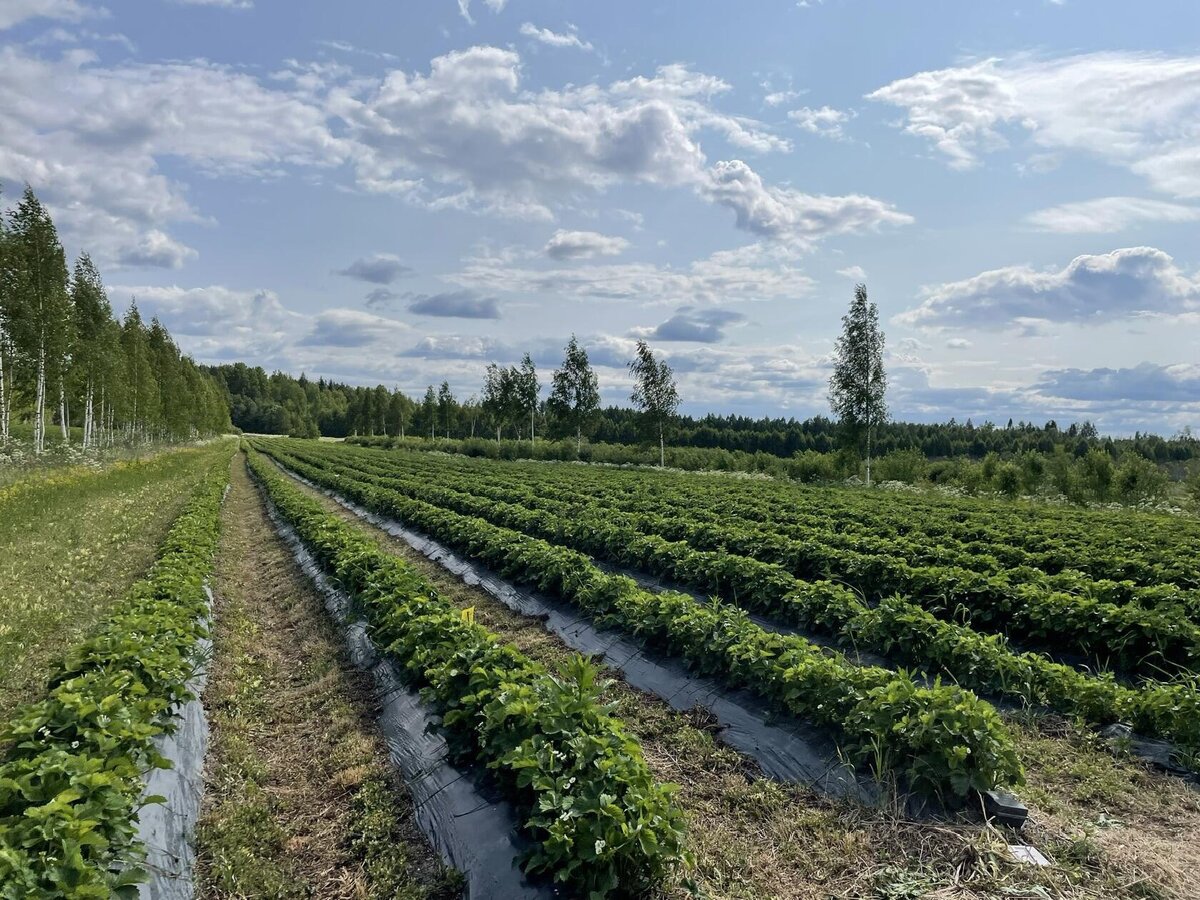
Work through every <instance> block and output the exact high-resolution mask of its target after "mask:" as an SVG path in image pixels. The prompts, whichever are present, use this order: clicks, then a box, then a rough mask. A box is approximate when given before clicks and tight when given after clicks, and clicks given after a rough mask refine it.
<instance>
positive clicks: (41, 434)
mask: <svg viewBox="0 0 1200 900" xmlns="http://www.w3.org/2000/svg"><path fill="white" fill-rule="evenodd" d="M35 402H36V404H37V406H36V408H35V409H34V413H33V452H34V453H36V454H39V455H40V454H41V453H42V451H43V450H45V449H46V342H45V336H44V335H43V338H42V342H41V346H40V347H38V365H37V390H36V391H35Z"/></svg>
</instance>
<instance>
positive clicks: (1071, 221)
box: [1025, 197, 1200, 234]
mask: <svg viewBox="0 0 1200 900" xmlns="http://www.w3.org/2000/svg"><path fill="white" fill-rule="evenodd" d="M1025 221H1026V222H1027V223H1029V224H1030V225H1032V226H1033V227H1034V228H1036V229H1037V230H1039V231H1053V232H1058V233H1063V234H1110V233H1112V232H1116V231H1125V230H1126V229H1129V228H1132V227H1134V226H1136V225H1140V224H1142V223H1144V222H1166V223H1176V224H1177V223H1181V222H1200V206H1184V205H1182V204H1179V203H1168V202H1167V201H1165V200H1147V199H1145V198H1142V197H1099V198H1097V199H1095V200H1084V201H1082V202H1080V203H1063V204H1061V205H1060V206H1052V207H1050V208H1048V209H1041V210H1038V211H1037V212H1035V213H1031V214H1030V215H1028V216H1027V217H1026V219H1025Z"/></svg>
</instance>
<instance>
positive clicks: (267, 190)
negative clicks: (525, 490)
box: [0, 0, 1200, 433]
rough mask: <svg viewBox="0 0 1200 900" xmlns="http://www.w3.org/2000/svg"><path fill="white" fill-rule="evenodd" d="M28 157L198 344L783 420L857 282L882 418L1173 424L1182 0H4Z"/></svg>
mask: <svg viewBox="0 0 1200 900" xmlns="http://www.w3.org/2000/svg"><path fill="white" fill-rule="evenodd" d="M101 3H103V5H101ZM26 181H27V182H29V183H30V184H32V185H33V187H34V188H35V189H36V190H37V191H38V192H39V194H40V195H41V196H42V197H43V199H45V200H46V201H47V202H48V203H49V205H50V206H51V209H52V211H53V212H54V214H55V216H56V219H57V221H58V223H59V226H60V229H61V231H62V233H63V238H64V241H65V243H66V244H67V247H68V250H69V251H70V252H72V253H75V252H78V251H80V250H84V249H86V250H88V251H90V252H91V253H92V255H93V256H94V257H96V258H97V260H98V261H99V262H100V263H101V265H102V268H103V271H104V273H105V276H106V280H107V283H108V285H109V287H110V293H111V295H112V297H113V300H114V302H115V303H116V304H117V305H118V306H122V307H123V306H124V305H126V304H127V303H128V302H129V298H130V297H131V296H136V297H137V299H138V303H139V306H141V307H142V308H143V310H145V311H147V312H150V313H153V314H156V315H158V316H159V317H160V318H162V319H163V321H164V322H165V323H166V324H167V326H168V327H169V328H170V329H171V331H172V332H173V333H175V334H176V335H177V337H178V338H179V340H180V343H181V345H182V346H183V347H184V349H185V350H187V351H189V352H191V353H192V354H193V355H194V356H195V357H196V358H197V359H199V360H201V361H205V362H224V361H231V360H238V359H241V360H246V361H247V362H251V363H258V364H261V365H263V366H265V367H267V368H268V369H270V368H282V369H285V370H288V371H292V372H295V373H298V372H299V371H301V370H305V371H307V372H308V373H309V374H310V375H318V374H319V375H325V376H331V377H334V378H338V379H344V380H348V381H351V382H355V383H372V384H373V383H378V382H383V383H385V384H388V385H389V386H397V385H398V386H400V387H402V388H405V389H407V390H409V391H412V392H418V391H420V390H422V389H423V387H424V385H425V384H427V383H428V382H431V381H440V380H441V379H443V378H447V379H449V380H450V382H451V384H452V386H453V387H454V388H455V389H456V391H457V392H458V393H459V394H460V395H463V396H466V395H469V394H470V393H471V392H473V391H476V390H478V388H479V386H480V382H481V381H482V370H483V367H484V365H485V364H486V363H487V362H488V361H491V360H495V361H497V362H501V363H507V362H515V361H516V360H517V359H518V358H519V356H520V354H522V353H523V352H525V351H526V350H528V351H530V352H531V353H533V355H534V359H535V361H537V362H538V363H539V365H541V366H545V367H551V366H553V365H554V364H555V363H556V362H557V360H558V359H559V358H561V350H562V346H563V344H564V343H565V342H566V339H567V338H568V336H569V335H570V334H571V333H572V332H574V333H576V334H578V335H579V337H580V338H581V339H582V340H583V341H584V342H585V343H586V345H587V347H588V348H589V352H590V353H591V355H592V358H593V360H594V361H595V362H596V363H597V365H598V371H599V375H600V380H601V387H602V390H603V393H604V396H605V399H606V401H610V402H619V401H622V400H624V398H625V396H626V394H627V392H628V387H627V383H626V379H625V375H624V371H623V367H624V363H625V361H626V360H627V359H628V358H629V356H630V354H631V348H632V345H633V342H634V341H635V340H636V339H638V338H639V337H641V338H645V339H647V340H649V341H650V342H651V344H652V345H653V346H654V347H655V348H656V349H657V350H660V351H661V352H662V353H663V354H665V356H666V357H667V358H668V359H669V361H670V362H671V364H672V365H673V366H674V367H675V369H676V371H677V372H678V374H679V383H680V390H681V394H682V396H683V397H684V400H685V409H686V410H687V411H689V412H704V411H708V410H715V411H722V412H741V413H747V414H753V415H762V414H771V415H777V414H782V415H795V416H797V417H803V416H807V415H811V414H814V413H821V412H825V411H826V409H827V407H826V403H825V384H826V382H827V379H828V373H829V354H830V352H831V349H832V346H833V340H834V339H835V337H836V334H837V331H838V327H839V319H840V316H841V315H842V313H843V312H844V310H845V307H846V304H847V303H848V301H849V299H850V296H851V294H852V291H853V285H854V282H856V281H865V282H866V283H867V285H868V289H869V292H870V295H871V297H872V299H874V300H875V301H877V302H878V304H879V308H880V313H881V317H882V319H883V321H884V326H885V330H886V332H887V339H888V348H889V353H888V367H889V373H890V377H891V385H892V387H891V393H890V400H891V406H892V410H893V414H894V415H895V416H896V417H897V418H901V419H910V420H939V419H946V418H949V417H950V416H956V417H958V418H959V419H963V418H966V417H969V416H970V417H974V418H975V419H976V420H982V419H986V418H990V419H992V420H995V421H998V422H1001V423H1003V422H1004V421H1006V420H1007V419H1008V418H1009V417H1010V416H1011V417H1012V418H1014V419H1021V418H1026V419H1029V418H1034V419H1037V420H1042V419H1044V418H1047V417H1054V418H1057V419H1059V420H1079V419H1084V418H1090V419H1092V420H1094V421H1096V422H1098V423H1099V424H1100V425H1101V427H1102V428H1104V429H1105V430H1108V431H1111V432H1116V433H1125V432H1129V431H1133V430H1134V429H1150V430H1154V431H1159V432H1171V431H1174V430H1176V429H1178V428H1180V427H1182V426H1184V425H1188V424H1191V425H1193V426H1196V427H1200V4H1197V3H1196V2H1195V0H1147V2H1145V3H1141V4H1132V3H1128V2H1124V0H1012V2H1005V3H993V2H983V0H978V2H965V0H906V2H903V3H896V2H890V0H807V2H799V3H797V2H796V0H778V2H775V0H756V2H754V3H747V4H729V3H704V2H690V3H683V2H653V0H652V2H626V0H619V2H618V0H610V2H607V3H584V2H551V0H423V2H419V3H418V2H409V3H396V2H394V0H354V2H345V3H337V4H334V3H329V2H321V0H121V2H115V0H3V2H0V183H3V185H4V188H5V196H6V197H8V198H9V199H10V200H11V199H12V198H13V197H14V195H15V193H16V192H17V191H18V190H19V189H20V186H21V184H22V182H26Z"/></svg>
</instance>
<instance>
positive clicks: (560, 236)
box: [543, 228, 629, 259]
mask: <svg viewBox="0 0 1200 900" xmlns="http://www.w3.org/2000/svg"><path fill="white" fill-rule="evenodd" d="M628 246H629V241H627V240H625V238H623V237H616V236H613V235H607V234H600V233H599V232H595V231H566V230H564V229H562V228H560V229H559V230H558V231H556V232H554V234H553V236H552V237H551V238H550V240H548V241H547V242H546V246H545V247H544V248H543V252H544V253H545V254H546V255H547V256H549V257H550V258H551V259H590V258H592V257H593V256H616V255H617V254H619V253H621V252H622V251H623V250H624V249H625V248H626V247H628Z"/></svg>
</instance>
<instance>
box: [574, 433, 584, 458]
mask: <svg viewBox="0 0 1200 900" xmlns="http://www.w3.org/2000/svg"><path fill="white" fill-rule="evenodd" d="M582 452H583V428H581V427H576V428H575V458H576V459H578V458H579V454H580V453H582Z"/></svg>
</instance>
